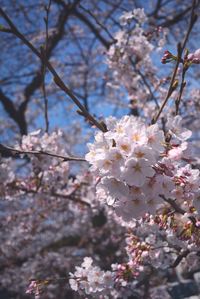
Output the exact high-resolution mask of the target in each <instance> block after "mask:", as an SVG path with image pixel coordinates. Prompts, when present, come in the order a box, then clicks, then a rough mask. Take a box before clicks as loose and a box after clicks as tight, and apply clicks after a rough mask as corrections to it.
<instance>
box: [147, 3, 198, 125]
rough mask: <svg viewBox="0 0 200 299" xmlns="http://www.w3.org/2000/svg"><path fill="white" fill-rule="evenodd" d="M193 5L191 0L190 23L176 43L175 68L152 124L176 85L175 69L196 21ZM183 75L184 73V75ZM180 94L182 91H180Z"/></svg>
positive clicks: (156, 119) (176, 69)
mask: <svg viewBox="0 0 200 299" xmlns="http://www.w3.org/2000/svg"><path fill="white" fill-rule="evenodd" d="M195 7H196V0H193V2H192V9H191V17H190V23H189V27H188V30H187V33H186V35H185V38H184V40H183V43H182V44H181V43H178V45H177V58H176V65H175V68H174V71H173V75H172V78H171V81H170V85H169V89H168V92H167V95H166V97H165V99H164V101H163V104H162V105H161V107H160V109H159V111H158V113H157V115H156V116H154V118H153V119H152V124H155V123H156V122H157V121H158V119H159V117H160V114H161V113H162V111H163V109H164V107H165V106H166V104H167V102H168V100H169V98H170V96H171V95H172V93H173V91H174V90H175V88H176V87H177V86H176V84H175V83H176V81H175V78H176V74H177V71H178V67H179V64H180V63H181V62H183V60H182V58H181V57H182V54H183V51H184V49H185V46H186V43H187V41H188V38H189V35H190V33H191V31H192V28H193V26H194V24H195V22H196V21H197V15H196V14H195ZM184 76H185V75H184ZM181 89H182V92H183V89H184V87H182V88H181ZM181 95H182V93H181ZM180 99H181V96H180ZM179 103H180V100H179ZM178 106H179V104H178Z"/></svg>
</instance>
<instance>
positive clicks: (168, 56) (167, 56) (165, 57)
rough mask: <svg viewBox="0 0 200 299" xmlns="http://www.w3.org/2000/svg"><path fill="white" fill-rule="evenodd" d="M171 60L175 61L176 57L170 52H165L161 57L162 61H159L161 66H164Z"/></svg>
mask: <svg viewBox="0 0 200 299" xmlns="http://www.w3.org/2000/svg"><path fill="white" fill-rule="evenodd" d="M172 60H176V57H175V56H174V55H173V54H172V53H171V52H169V51H168V50H166V51H165V52H164V55H163V57H162V59H161V62H162V63H163V64H166V63H168V62H171V61H172Z"/></svg>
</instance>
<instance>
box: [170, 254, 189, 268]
mask: <svg viewBox="0 0 200 299" xmlns="http://www.w3.org/2000/svg"><path fill="white" fill-rule="evenodd" d="M189 253H190V251H189V250H185V251H183V252H182V253H181V254H179V255H178V256H177V258H176V259H175V261H174V263H173V264H172V265H171V267H170V268H176V267H177V266H178V265H179V264H180V262H181V261H182V259H184V258H185V257H186V256H187V255H188V254H189Z"/></svg>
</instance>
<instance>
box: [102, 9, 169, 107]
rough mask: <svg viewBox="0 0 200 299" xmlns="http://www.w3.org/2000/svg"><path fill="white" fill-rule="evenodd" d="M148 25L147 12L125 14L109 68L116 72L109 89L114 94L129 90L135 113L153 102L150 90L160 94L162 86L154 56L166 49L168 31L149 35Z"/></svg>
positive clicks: (109, 55)
mask: <svg viewBox="0 0 200 299" xmlns="http://www.w3.org/2000/svg"><path fill="white" fill-rule="evenodd" d="M146 22H147V17H146V14H145V12H144V9H140V8H138V9H134V10H133V11H132V12H127V13H124V14H123V15H122V16H121V18H120V23H121V28H122V29H121V30H120V31H118V32H117V33H116V34H115V40H116V42H115V43H114V44H113V45H111V47H110V48H109V50H108V52H107V64H108V66H109V68H110V70H112V79H110V81H109V82H108V86H109V87H111V88H112V89H113V90H115V89H117V90H119V89H120V86H123V88H124V87H125V90H126V91H127V92H128V98H129V100H130V102H131V107H132V108H133V109H134V108H140V107H143V104H144V102H146V101H147V100H148V101H149V100H152V93H151V88H150V86H152V87H153V88H155V89H156V90H158V85H159V84H160V83H159V79H158V78H157V76H156V72H157V71H156V67H155V63H153V62H152V58H151V56H152V54H153V52H154V51H155V50H157V49H159V48H160V46H163V45H164V43H165V38H166V35H167V30H165V29H164V28H161V27H159V28H158V29H157V30H156V31H155V30H152V29H151V28H150V30H149V31H148V30H147V28H146V26H145V25H146V24H145V23H146ZM161 35H163V38H161ZM159 45H160V46H159ZM158 92H160V90H158Z"/></svg>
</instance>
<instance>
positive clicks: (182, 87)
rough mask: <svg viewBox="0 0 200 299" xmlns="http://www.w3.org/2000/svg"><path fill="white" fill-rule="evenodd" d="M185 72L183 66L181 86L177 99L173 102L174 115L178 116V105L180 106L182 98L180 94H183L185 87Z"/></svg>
mask: <svg viewBox="0 0 200 299" xmlns="http://www.w3.org/2000/svg"><path fill="white" fill-rule="evenodd" d="M186 72H187V68H185V67H184V66H183V72H182V76H181V85H180V90H179V94H178V97H177V99H176V101H175V106H176V115H178V112H179V105H180V102H181V98H182V94H183V90H184V88H185V86H186V82H185V74H186Z"/></svg>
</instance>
